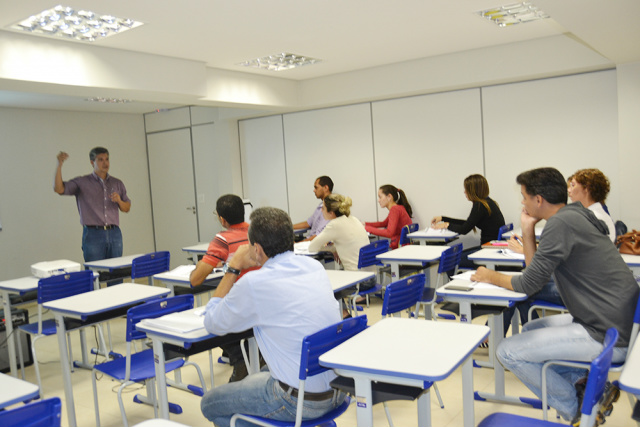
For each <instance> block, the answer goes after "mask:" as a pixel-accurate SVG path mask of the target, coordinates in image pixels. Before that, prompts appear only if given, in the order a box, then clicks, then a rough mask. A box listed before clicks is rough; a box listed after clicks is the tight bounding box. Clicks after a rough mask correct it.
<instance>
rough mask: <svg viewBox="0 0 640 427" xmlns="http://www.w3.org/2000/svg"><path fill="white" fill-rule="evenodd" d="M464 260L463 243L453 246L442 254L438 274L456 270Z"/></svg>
mask: <svg viewBox="0 0 640 427" xmlns="http://www.w3.org/2000/svg"><path fill="white" fill-rule="evenodd" d="M461 260H462V243H458V244H457V245H454V246H451V247H450V248H449V249H447V250H446V251H444V252H442V255H441V256H440V264H438V274H442V273H446V272H447V271H451V270H455V269H456V268H457V267H458V265H459V264H460V261H461Z"/></svg>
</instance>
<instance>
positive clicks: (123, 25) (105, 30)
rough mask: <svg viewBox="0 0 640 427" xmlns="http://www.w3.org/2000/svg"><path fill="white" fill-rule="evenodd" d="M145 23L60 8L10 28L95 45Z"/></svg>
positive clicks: (65, 7)
mask: <svg viewBox="0 0 640 427" xmlns="http://www.w3.org/2000/svg"><path fill="white" fill-rule="evenodd" d="M141 25H142V22H138V21H134V20H132V19H123V18H116V17H115V16H112V15H101V14H99V13H95V12H91V11H88V10H74V9H73V8H71V7H68V6H61V5H58V6H56V7H54V8H52V9H48V10H44V11H42V12H40V13H39V14H37V15H32V16H30V17H28V18H26V19H23V20H21V21H19V22H16V23H15V24H13V25H10V26H9V27H8V28H9V29H11V30H18V31H26V32H29V33H33V34H42V35H47V36H53V37H61V38H66V39H73V40H80V41H87V42H93V41H96V40H99V39H103V38H105V37H109V36H113V35H115V34H120V33H122V32H124V31H127V30H130V29H131V28H135V27H139V26H141Z"/></svg>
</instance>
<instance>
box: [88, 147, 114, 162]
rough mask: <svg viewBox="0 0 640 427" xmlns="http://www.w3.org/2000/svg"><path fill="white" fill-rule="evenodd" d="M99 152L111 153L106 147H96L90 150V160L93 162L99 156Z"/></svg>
mask: <svg viewBox="0 0 640 427" xmlns="http://www.w3.org/2000/svg"><path fill="white" fill-rule="evenodd" d="M98 154H109V150H107V149H106V148H104V147H96V148H94V149H93V150H91V151H89V160H91V161H92V162H93V161H94V160H95V159H96V157H98Z"/></svg>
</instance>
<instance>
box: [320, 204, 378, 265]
mask: <svg viewBox="0 0 640 427" xmlns="http://www.w3.org/2000/svg"><path fill="white" fill-rule="evenodd" d="M351 205H352V202H351V198H350V197H346V196H341V195H340V194H330V195H329V196H327V197H325V198H324V201H323V203H322V214H323V215H324V218H325V219H327V220H329V223H328V224H327V226H326V227H325V228H324V230H322V232H321V233H320V234H318V235H317V236H316V238H315V239H313V240H312V241H311V243H310V244H309V252H318V251H320V250H330V251H332V252H335V253H337V260H338V261H339V262H340V263H341V264H342V267H343V268H344V269H345V270H357V269H358V256H359V254H360V248H361V247H363V246H365V245H368V244H369V236H368V235H367V232H366V231H365V229H364V226H363V225H362V223H361V222H360V220H359V219H357V218H356V217H354V216H352V215H350V214H351Z"/></svg>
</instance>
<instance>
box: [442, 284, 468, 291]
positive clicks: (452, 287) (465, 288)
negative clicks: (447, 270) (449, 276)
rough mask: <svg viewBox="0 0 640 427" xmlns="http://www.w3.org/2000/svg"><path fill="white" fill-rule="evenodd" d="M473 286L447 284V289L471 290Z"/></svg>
mask: <svg viewBox="0 0 640 427" xmlns="http://www.w3.org/2000/svg"><path fill="white" fill-rule="evenodd" d="M472 289H473V288H472V287H471V286H459V285H449V286H447V290H448V291H463V292H469V291H470V290H472Z"/></svg>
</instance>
